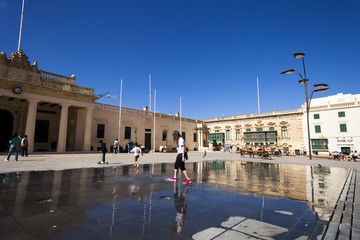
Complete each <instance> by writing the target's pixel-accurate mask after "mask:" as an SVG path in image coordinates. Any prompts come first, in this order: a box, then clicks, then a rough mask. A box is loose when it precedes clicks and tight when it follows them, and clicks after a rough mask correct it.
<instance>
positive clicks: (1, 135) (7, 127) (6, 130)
mask: <svg viewBox="0 0 360 240" xmlns="http://www.w3.org/2000/svg"><path fill="white" fill-rule="evenodd" d="M13 124H14V117H13V115H12V114H11V112H9V111H7V110H3V109H0V126H1V127H0V152H5V151H7V143H8V142H9V140H10V138H11V135H12V129H13Z"/></svg>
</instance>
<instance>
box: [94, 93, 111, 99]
mask: <svg viewBox="0 0 360 240" xmlns="http://www.w3.org/2000/svg"><path fill="white" fill-rule="evenodd" d="M105 95H106V97H107V98H111V96H110V93H109V92H106V93H101V94H94V96H95V97H98V98H101V97H103V96H105Z"/></svg>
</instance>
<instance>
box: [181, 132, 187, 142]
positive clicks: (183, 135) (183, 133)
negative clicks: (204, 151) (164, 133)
mask: <svg viewBox="0 0 360 240" xmlns="http://www.w3.org/2000/svg"><path fill="white" fill-rule="evenodd" d="M185 135H186V134H185V132H182V134H181V136H182V137H183V139H184V140H186V139H185Z"/></svg>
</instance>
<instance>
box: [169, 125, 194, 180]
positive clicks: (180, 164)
mask: <svg viewBox="0 0 360 240" xmlns="http://www.w3.org/2000/svg"><path fill="white" fill-rule="evenodd" d="M173 139H174V141H175V142H176V143H177V151H178V155H177V156H176V160H175V165H174V177H172V178H170V180H171V181H176V180H177V173H178V170H179V168H180V170H181V171H182V172H183V173H184V175H185V178H186V180H185V181H183V183H186V184H187V183H190V182H191V181H192V180H191V179H190V178H189V176H188V174H187V171H186V168H185V159H186V160H187V159H188V155H187V151H186V145H185V140H184V138H183V137H182V136H181V134H180V132H179V131H174V132H173Z"/></svg>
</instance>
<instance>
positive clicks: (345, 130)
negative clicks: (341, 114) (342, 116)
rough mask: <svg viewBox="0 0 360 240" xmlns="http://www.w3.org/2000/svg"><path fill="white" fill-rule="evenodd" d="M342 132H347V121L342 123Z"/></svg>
mask: <svg viewBox="0 0 360 240" xmlns="http://www.w3.org/2000/svg"><path fill="white" fill-rule="evenodd" d="M340 132H347V127H346V123H343V124H340Z"/></svg>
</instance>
